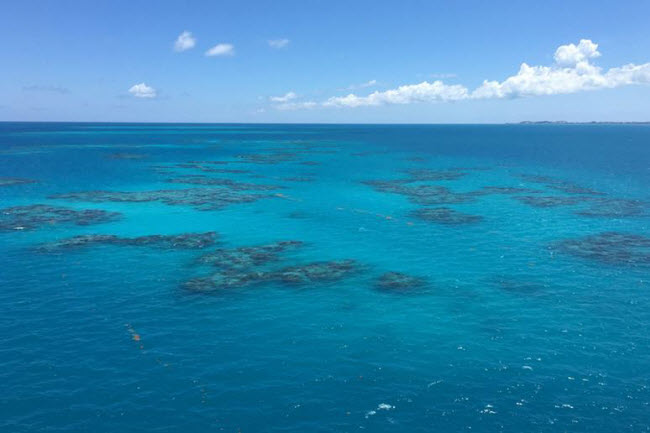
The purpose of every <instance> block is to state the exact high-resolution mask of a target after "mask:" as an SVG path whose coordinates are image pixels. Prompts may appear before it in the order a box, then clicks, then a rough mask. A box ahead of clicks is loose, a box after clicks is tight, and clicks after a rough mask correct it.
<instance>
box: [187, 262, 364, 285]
mask: <svg viewBox="0 0 650 433" xmlns="http://www.w3.org/2000/svg"><path fill="white" fill-rule="evenodd" d="M356 270H357V264H356V262H355V261H354V260H333V261H326V262H312V263H307V264H303V265H295V266H288V267H285V268H281V269H278V270H259V269H256V268H248V269H224V270H221V271H219V272H216V273H214V274H212V275H210V276H208V277H201V278H195V279H192V280H190V281H188V282H186V283H185V285H184V286H185V288H186V289H188V290H190V291H194V292H213V291H216V290H220V289H230V288H235V287H246V286H250V285H254V284H260V283H264V282H267V283H271V282H282V283H287V284H296V285H302V284H310V283H313V284H315V283H323V282H334V281H338V280H341V279H343V278H345V277H346V276H348V275H349V274H351V273H353V272H354V271H356Z"/></svg>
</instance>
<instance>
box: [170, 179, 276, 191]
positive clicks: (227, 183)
mask: <svg viewBox="0 0 650 433" xmlns="http://www.w3.org/2000/svg"><path fill="white" fill-rule="evenodd" d="M166 182H169V183H184V184H191V185H212V186H222V187H225V188H228V189H230V190H232V191H270V190H274V189H280V188H282V187H281V186H277V185H261V184H257V183H246V182H237V181H235V180H232V179H220V178H214V177H207V176H201V175H188V176H179V177H175V178H171V179H167V180H166Z"/></svg>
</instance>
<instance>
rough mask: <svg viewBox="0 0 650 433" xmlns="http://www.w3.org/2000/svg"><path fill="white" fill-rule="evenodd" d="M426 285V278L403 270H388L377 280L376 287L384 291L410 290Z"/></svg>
mask: <svg viewBox="0 0 650 433" xmlns="http://www.w3.org/2000/svg"><path fill="white" fill-rule="evenodd" d="M424 286H426V280H425V279H424V278H420V277H415V276H413V275H408V274H404V273H402V272H386V273H385V274H383V275H381V276H380V277H379V278H378V279H377V281H376V287H377V288H378V289H380V290H383V291H391V292H409V291H413V290H417V289H421V288H423V287H424Z"/></svg>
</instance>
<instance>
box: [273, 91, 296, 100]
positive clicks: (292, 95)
mask: <svg viewBox="0 0 650 433" xmlns="http://www.w3.org/2000/svg"><path fill="white" fill-rule="evenodd" d="M297 97H298V95H296V94H295V93H294V92H288V93H285V94H284V95H282V96H271V97H270V98H269V99H270V100H271V101H272V102H289V101H291V100H292V99H296V98H297Z"/></svg>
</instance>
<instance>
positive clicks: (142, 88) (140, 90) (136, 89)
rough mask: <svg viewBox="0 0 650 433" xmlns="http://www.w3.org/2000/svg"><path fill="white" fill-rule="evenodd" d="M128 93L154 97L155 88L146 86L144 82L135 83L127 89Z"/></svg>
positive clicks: (138, 96) (141, 96)
mask: <svg viewBox="0 0 650 433" xmlns="http://www.w3.org/2000/svg"><path fill="white" fill-rule="evenodd" d="M129 93H130V94H132V95H133V96H135V97H136V98H155V97H156V89H154V88H153V87H149V86H147V85H146V84H145V83H140V84H135V85H134V86H131V88H130V89H129Z"/></svg>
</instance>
